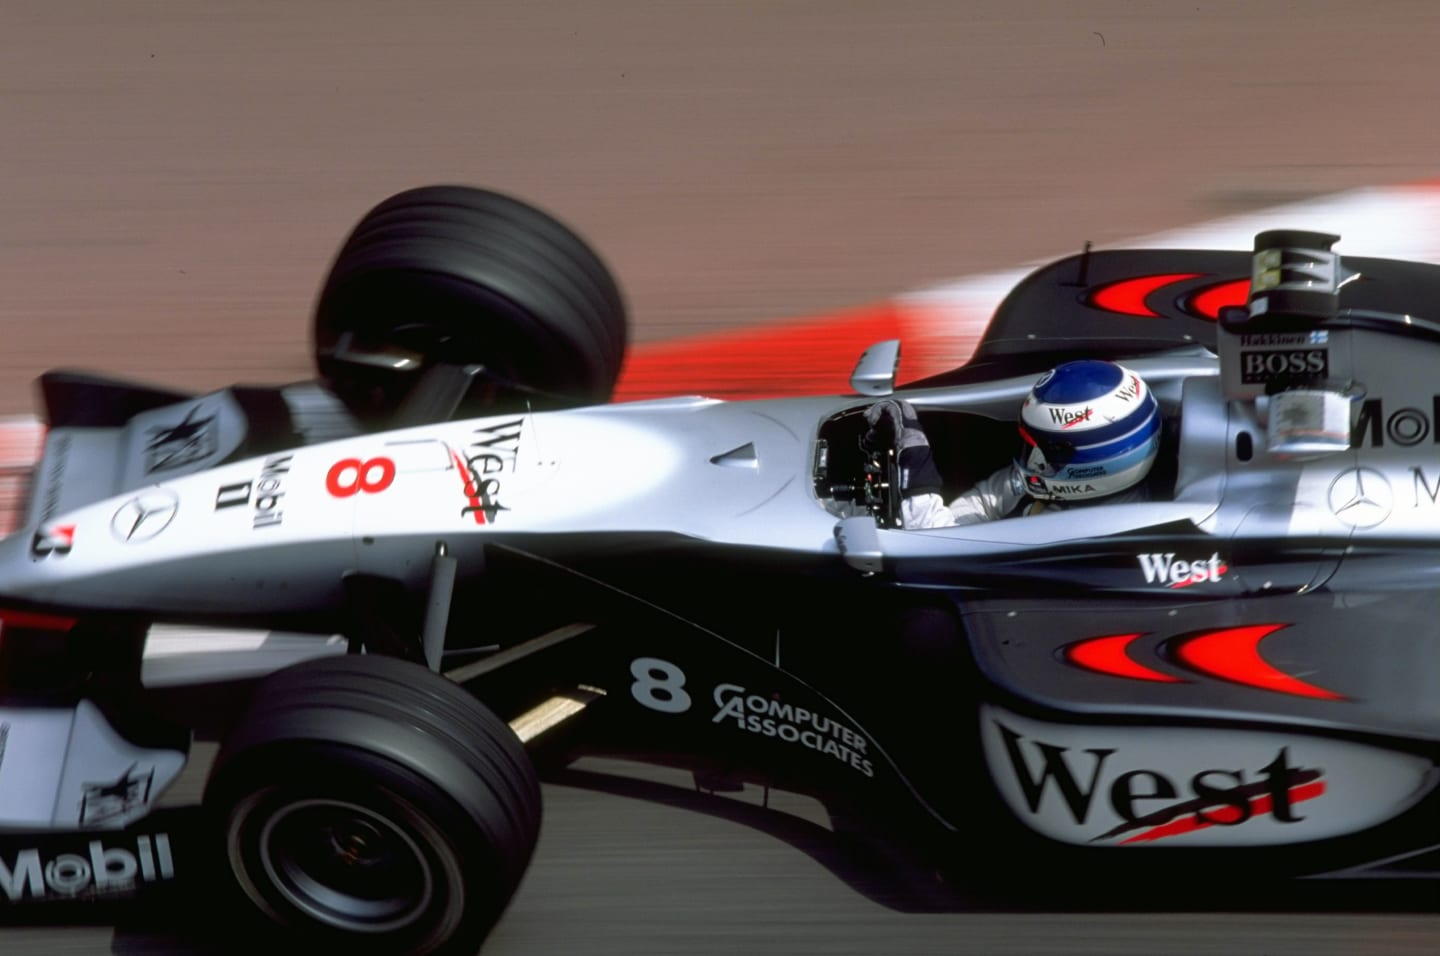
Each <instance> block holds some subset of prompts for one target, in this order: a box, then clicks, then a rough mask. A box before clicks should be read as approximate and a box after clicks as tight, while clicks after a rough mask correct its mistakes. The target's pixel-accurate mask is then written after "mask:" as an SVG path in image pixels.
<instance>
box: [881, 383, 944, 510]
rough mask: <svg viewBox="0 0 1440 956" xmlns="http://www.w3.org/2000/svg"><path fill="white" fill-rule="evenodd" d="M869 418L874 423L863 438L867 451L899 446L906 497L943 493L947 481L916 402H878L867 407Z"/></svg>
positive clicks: (897, 455) (901, 478) (898, 456)
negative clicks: (942, 477)
mask: <svg viewBox="0 0 1440 956" xmlns="http://www.w3.org/2000/svg"><path fill="white" fill-rule="evenodd" d="M865 421H866V422H867V423H868V424H869V426H870V428H869V430H868V431H866V433H865V437H864V439H862V444H863V445H864V447H865V448H866V449H867V450H870V451H879V450H881V449H884V448H894V449H895V454H896V457H897V458H898V459H899V460H898V462H897V463H898V464H899V466H900V492H901V494H902V495H903V496H904V497H906V498H909V497H911V496H912V495H925V494H939V493H940V490H941V488H942V486H943V485H944V482H943V481H941V479H940V470H939V469H938V468H936V467H935V457H934V455H933V454H932V453H931V451H930V439H929V438H927V437H926V435H925V430H924V429H923V428H921V427H920V416H919V415H918V414H917V413H916V411H915V406H914V405H911V404H910V403H909V402H899V401H896V400H894V399H886V400H885V401H883V402H876V403H875V404H874V405H871V406H870V407H869V408H867V409H865Z"/></svg>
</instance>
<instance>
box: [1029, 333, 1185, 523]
mask: <svg viewBox="0 0 1440 956" xmlns="http://www.w3.org/2000/svg"><path fill="white" fill-rule="evenodd" d="M1020 437H1021V438H1022V439H1023V440H1024V443H1025V444H1024V447H1023V448H1022V449H1021V452H1020V457H1019V458H1018V459H1016V462H1015V467H1016V469H1017V470H1018V471H1019V473H1020V479H1021V481H1022V482H1023V483H1024V486H1025V493H1026V494H1028V495H1030V497H1032V498H1038V499H1042V500H1046V501H1084V500H1087V499H1091V498H1103V497H1105V496H1106V495H1113V494H1115V493H1116V492H1119V491H1124V490H1125V489H1127V488H1129V487H1131V486H1132V485H1134V484H1136V483H1137V482H1139V481H1140V480H1142V479H1143V478H1144V477H1145V476H1146V475H1147V474H1148V473H1149V471H1150V466H1151V465H1153V464H1154V463H1155V456H1156V453H1157V452H1158V451H1159V448H1160V406H1159V405H1158V404H1157V403H1156V401H1155V396H1154V395H1152V394H1151V393H1150V388H1149V386H1147V385H1146V384H1145V381H1144V379H1142V378H1141V377H1140V376H1139V375H1136V374H1135V373H1134V372H1132V371H1130V370H1129V369H1127V368H1125V367H1124V366H1123V365H1117V364H1115V363H1114V362H1104V361H1099V360H1095V359H1084V360H1081V361H1077V362H1066V363H1065V364H1064V365H1059V366H1056V367H1055V368H1053V369H1051V370H1050V371H1049V372H1046V373H1045V374H1044V375H1043V376H1041V378H1040V380H1039V381H1038V382H1036V383H1035V386H1034V388H1032V389H1031V390H1030V394H1029V395H1027V396H1026V398H1025V404H1024V405H1022V406H1021V408H1020Z"/></svg>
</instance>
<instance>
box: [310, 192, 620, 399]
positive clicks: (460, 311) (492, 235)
mask: <svg viewBox="0 0 1440 956" xmlns="http://www.w3.org/2000/svg"><path fill="white" fill-rule="evenodd" d="M627 334H628V332H627V327H626V315H625V307H624V303H623V301H622V299H621V295H620V290H619V287H618V286H617V285H616V283H615V280H614V278H613V276H612V275H611V273H610V271H609V270H608V268H607V267H606V266H605V263H604V262H603V261H602V260H601V259H600V257H599V256H598V255H597V254H596V253H595V252H594V251H593V250H592V249H591V248H590V247H589V246H588V245H587V244H586V243H585V242H584V240H582V239H581V238H580V237H579V236H578V235H576V234H575V233H574V232H573V231H572V230H570V229H569V228H568V227H567V226H565V225H564V224H563V223H561V222H560V221H559V220H557V219H555V218H553V217H551V216H550V215H548V214H547V213H545V212H542V211H541V210H539V209H536V208H535V207H533V206H530V205H529V204H527V203H524V202H521V201H520V200H518V199H514V198H512V197H510V196H506V195H503V194H500V193H495V192H490V191H488V190H483V189H475V188H472V187H466V186H426V187H422V188H419V189H411V190H407V191H405V192H402V193H399V194H397V195H395V196H392V197H390V198H389V199H387V200H385V201H384V202H382V203H380V204H379V205H378V206H376V207H375V208H374V209H372V210H370V211H369V212H368V213H366V214H365V215H364V216H363V217H362V218H361V220H360V222H359V223H357V224H356V226H355V228H354V229H353V230H352V231H351V233H350V236H349V237H348V238H347V239H346V241H345V244H344V246H343V247H342V248H341V250H340V252H339V254H338V255H337V256H336V259H335V262H334V264H333V265H332V266H331V268H330V274H329V276H328V277H327V278H326V280H325V283H324V285H323V286H322V288H321V291H320V296H319V300H318V302H317V303H316V308H315V360H316V364H317V367H318V370H319V373H320V376H321V378H322V379H323V380H324V381H325V382H326V383H327V384H328V385H329V386H330V388H331V389H332V390H333V391H334V392H336V394H338V395H339V396H340V397H341V398H342V399H344V400H345V401H346V403H347V404H348V405H349V406H350V407H351V409H352V410H353V411H355V412H356V413H357V414H359V415H361V417H362V418H373V417H376V416H380V417H383V416H384V415H385V414H387V413H389V412H393V411H394V410H395V408H396V407H397V406H398V405H399V403H400V402H401V401H402V400H403V399H404V397H405V395H406V394H407V393H408V391H409V390H410V389H411V388H413V387H414V384H415V382H416V381H418V379H419V377H420V374H421V372H423V371H424V369H426V368H428V367H431V366H433V365H435V364H437V363H443V364H449V365H459V366H466V365H481V366H483V367H484V369H485V371H484V373H483V375H482V379H481V381H482V383H483V384H482V385H481V386H480V387H479V389H477V390H481V391H483V392H484V394H483V395H482V396H481V400H480V401H478V402H475V403H474V404H482V405H484V404H489V405H491V406H504V405H515V404H517V403H519V404H523V403H526V402H528V403H529V404H530V405H532V406H534V405H537V404H538V405H541V406H555V405H567V404H569V405H573V404H586V403H598V402H604V401H607V400H608V399H609V398H610V394H611V392H612V390H613V389H614V386H615V381H616V379H617V378H618V377H619V374H620V366H621V363H622V362H623V361H624V357H625V346H626V339H627Z"/></svg>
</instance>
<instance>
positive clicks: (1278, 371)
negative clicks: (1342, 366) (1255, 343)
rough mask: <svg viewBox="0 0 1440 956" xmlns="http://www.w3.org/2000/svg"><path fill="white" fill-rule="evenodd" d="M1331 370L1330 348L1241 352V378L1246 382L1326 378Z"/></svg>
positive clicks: (1256, 383) (1258, 383)
mask: <svg viewBox="0 0 1440 956" xmlns="http://www.w3.org/2000/svg"><path fill="white" fill-rule="evenodd" d="M1329 372H1330V350H1329V349H1265V350H1259V349H1256V350H1250V351H1242V352H1241V353H1240V381H1241V382H1242V383H1244V384H1246V385H1262V384H1264V383H1266V382H1273V381H1276V380H1277V379H1286V378H1300V377H1304V378H1312V377H1314V378H1324V377H1325V376H1326V375H1328V374H1329Z"/></svg>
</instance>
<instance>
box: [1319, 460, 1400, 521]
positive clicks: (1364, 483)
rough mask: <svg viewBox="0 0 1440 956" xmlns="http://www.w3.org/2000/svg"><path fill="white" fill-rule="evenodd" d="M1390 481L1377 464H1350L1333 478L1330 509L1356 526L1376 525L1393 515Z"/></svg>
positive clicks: (1342, 519)
mask: <svg viewBox="0 0 1440 956" xmlns="http://www.w3.org/2000/svg"><path fill="white" fill-rule="evenodd" d="M1394 500H1395V499H1394V496H1393V495H1392V494H1391V492H1390V482H1389V481H1387V480H1386V478H1385V476H1384V475H1382V474H1380V472H1378V471H1376V470H1375V469H1374V468H1347V469H1346V470H1345V471H1342V472H1340V474H1338V475H1336V476H1335V480H1334V481H1332V482H1330V510H1331V512H1333V513H1334V515H1335V517H1337V518H1339V519H1340V520H1341V521H1343V522H1345V523H1346V524H1348V525H1350V526H1352V527H1355V528H1373V527H1375V526H1376V525H1377V524H1379V523H1380V522H1382V521H1384V520H1385V519H1386V518H1388V517H1390V508H1391V506H1392V505H1393V504H1394Z"/></svg>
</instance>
